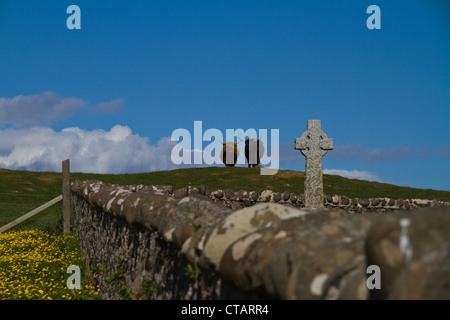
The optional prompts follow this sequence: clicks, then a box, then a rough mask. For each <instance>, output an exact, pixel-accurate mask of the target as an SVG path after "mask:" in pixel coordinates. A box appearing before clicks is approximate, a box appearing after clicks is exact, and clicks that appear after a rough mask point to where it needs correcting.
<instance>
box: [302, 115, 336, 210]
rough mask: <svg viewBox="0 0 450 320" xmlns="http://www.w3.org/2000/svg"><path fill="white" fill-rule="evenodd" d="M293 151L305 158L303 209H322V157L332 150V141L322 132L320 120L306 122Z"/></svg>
mask: <svg viewBox="0 0 450 320" xmlns="http://www.w3.org/2000/svg"><path fill="white" fill-rule="evenodd" d="M295 149H297V150H300V151H301V153H302V154H303V155H304V156H305V157H306V161H305V163H306V164H305V207H306V208H320V207H323V173H322V157H323V156H324V155H325V154H326V153H327V151H328V150H333V139H329V138H328V137H327V135H326V134H325V133H324V132H323V131H322V128H321V124H320V120H308V127H307V130H306V131H305V132H303V134H302V135H301V137H300V138H295Z"/></svg>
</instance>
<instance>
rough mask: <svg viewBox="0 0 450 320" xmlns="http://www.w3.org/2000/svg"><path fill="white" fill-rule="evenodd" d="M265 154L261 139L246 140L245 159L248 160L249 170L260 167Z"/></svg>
mask: <svg viewBox="0 0 450 320" xmlns="http://www.w3.org/2000/svg"><path fill="white" fill-rule="evenodd" d="M263 154H264V145H263V143H262V141H261V139H247V140H245V158H246V159H247V162H248V167H249V168H251V167H255V166H257V165H259V161H260V160H261V157H262V156H263Z"/></svg>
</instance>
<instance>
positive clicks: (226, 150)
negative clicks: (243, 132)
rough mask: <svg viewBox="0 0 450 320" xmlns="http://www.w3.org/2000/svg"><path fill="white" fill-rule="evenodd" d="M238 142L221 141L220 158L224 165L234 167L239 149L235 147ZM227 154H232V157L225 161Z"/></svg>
mask: <svg viewBox="0 0 450 320" xmlns="http://www.w3.org/2000/svg"><path fill="white" fill-rule="evenodd" d="M238 143H239V142H238ZM238 143H234V142H224V143H222V144H223V147H222V152H221V153H220V159H222V161H223V163H224V164H225V166H226V167H234V165H235V164H236V161H237V158H238V156H239V150H238V148H237V145H238ZM227 154H232V155H233V157H231V159H229V160H228V161H227ZM226 161H227V162H226Z"/></svg>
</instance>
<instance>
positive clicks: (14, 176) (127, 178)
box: [0, 167, 450, 232]
mask: <svg viewBox="0 0 450 320" xmlns="http://www.w3.org/2000/svg"><path fill="white" fill-rule="evenodd" d="M71 179H72V180H74V179H79V180H89V179H97V180H102V181H104V182H107V183H116V184H121V185H127V184H147V185H152V184H153V185H157V184H159V185H172V186H173V187H174V189H177V188H181V187H186V186H188V185H194V186H195V185H201V184H203V185H205V186H206V187H207V188H209V189H211V190H216V189H232V190H234V191H239V190H248V191H252V190H260V191H263V190H266V189H270V190H274V191H279V192H283V191H286V190H287V191H291V192H295V193H303V183H304V173H303V172H297V171H290V170H280V171H279V172H278V173H277V174H276V175H273V176H261V175H260V170H259V168H252V169H248V168H243V167H207V168H190V169H177V170H171V171H156V172H148V173H138V174H119V175H112V174H88V173H71ZM61 189H62V176H61V173H55V172H31V171H12V170H5V169H0V226H3V225H5V224H7V223H9V222H11V221H12V220H14V219H16V218H18V217H19V216H21V215H23V214H25V213H27V212H29V211H31V210H32V209H34V208H36V207H38V206H40V205H42V204H44V203H45V202H47V201H49V200H51V199H53V198H55V197H56V196H58V195H60V194H61ZM324 192H325V194H328V195H333V194H339V195H346V196H348V197H351V198H353V197H358V198H375V197H388V198H394V199H398V198H403V199H409V198H421V199H435V200H442V201H450V192H449V191H438V190H432V189H414V188H408V187H399V186H396V185H392V184H386V183H378V182H369V181H363V180H355V179H347V178H343V177H340V176H335V175H324ZM61 210H62V204H61V202H59V203H57V204H55V205H53V206H52V207H50V208H48V209H46V210H44V211H43V212H41V213H39V214H37V215H36V216H34V217H33V218H31V219H28V220H26V221H25V222H22V223H21V224H19V225H17V226H16V227H14V228H13V229H16V230H22V229H29V228H32V227H35V228H38V229H42V230H48V231H52V232H59V231H60V230H61V228H62V225H61Z"/></svg>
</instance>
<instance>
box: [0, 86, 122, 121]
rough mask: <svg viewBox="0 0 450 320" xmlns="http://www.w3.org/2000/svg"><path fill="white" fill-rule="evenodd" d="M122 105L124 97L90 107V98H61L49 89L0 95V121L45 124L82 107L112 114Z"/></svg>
mask: <svg viewBox="0 0 450 320" xmlns="http://www.w3.org/2000/svg"><path fill="white" fill-rule="evenodd" d="M123 104H124V100H123V99H118V100H114V101H110V102H101V103H99V104H97V105H93V106H90V103H89V101H86V100H83V99H79V98H73V97H62V96H59V95H58V94H56V93H54V92H51V91H46V92H42V93H40V94H37V95H32V96H23V95H18V96H16V97H14V98H1V97H0V124H12V125H13V126H14V127H16V128H25V127H31V126H47V125H51V124H52V123H53V122H54V121H55V120H58V119H67V118H70V117H72V116H73V115H75V114H76V113H77V112H79V111H80V110H81V109H90V110H93V111H95V112H102V113H113V112H116V111H118V110H120V109H121V108H122V107H123Z"/></svg>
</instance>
